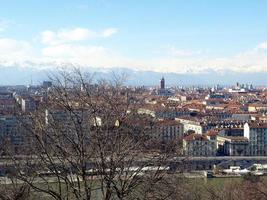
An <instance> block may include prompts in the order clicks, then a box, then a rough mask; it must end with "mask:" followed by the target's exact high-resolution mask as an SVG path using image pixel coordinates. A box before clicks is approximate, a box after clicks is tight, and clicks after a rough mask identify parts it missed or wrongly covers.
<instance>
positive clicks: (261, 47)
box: [256, 42, 267, 49]
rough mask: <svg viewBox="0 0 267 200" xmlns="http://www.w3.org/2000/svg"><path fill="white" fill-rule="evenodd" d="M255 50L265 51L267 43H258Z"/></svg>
mask: <svg viewBox="0 0 267 200" xmlns="http://www.w3.org/2000/svg"><path fill="white" fill-rule="evenodd" d="M256 49H267V42H263V43H260V44H259V45H258V46H257V47H256Z"/></svg>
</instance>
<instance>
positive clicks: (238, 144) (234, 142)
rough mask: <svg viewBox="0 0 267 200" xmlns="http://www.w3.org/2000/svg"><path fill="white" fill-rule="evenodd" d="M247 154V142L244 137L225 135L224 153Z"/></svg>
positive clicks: (230, 154) (229, 154)
mask: <svg viewBox="0 0 267 200" xmlns="http://www.w3.org/2000/svg"><path fill="white" fill-rule="evenodd" d="M248 154H249V142H248V139H247V138H245V137H227V139H226V140H225V142H224V155H226V156H247V155H248Z"/></svg>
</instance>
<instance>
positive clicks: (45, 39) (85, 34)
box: [41, 28, 118, 45]
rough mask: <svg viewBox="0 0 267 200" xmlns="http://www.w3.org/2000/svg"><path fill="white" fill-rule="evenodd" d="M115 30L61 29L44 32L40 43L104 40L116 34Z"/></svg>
mask: <svg viewBox="0 0 267 200" xmlns="http://www.w3.org/2000/svg"><path fill="white" fill-rule="evenodd" d="M117 32H118V30H117V29H116V28H107V29H105V30H102V31H93V30H90V29H87V28H73V29H61V30H58V31H51V30H46V31H43V32H42V33H41V42H42V43H43V44H45V45H58V44H64V43H71V42H78V41H86V40H91V39H95V38H99V37H100V38H101V37H102V38H106V37H110V36H112V35H114V34H115V33H117Z"/></svg>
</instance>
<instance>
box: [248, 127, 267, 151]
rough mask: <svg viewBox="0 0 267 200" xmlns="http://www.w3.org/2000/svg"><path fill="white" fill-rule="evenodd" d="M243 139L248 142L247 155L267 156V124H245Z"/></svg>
mask: <svg viewBox="0 0 267 200" xmlns="http://www.w3.org/2000/svg"><path fill="white" fill-rule="evenodd" d="M244 137H246V138H248V140H249V155H251V156H266V155H267V123H246V124H245V125H244Z"/></svg>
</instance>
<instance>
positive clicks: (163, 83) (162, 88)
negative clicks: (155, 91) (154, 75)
mask: <svg viewBox="0 0 267 200" xmlns="http://www.w3.org/2000/svg"><path fill="white" fill-rule="evenodd" d="M160 89H161V90H165V79H164V77H162V79H161V80H160Z"/></svg>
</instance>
